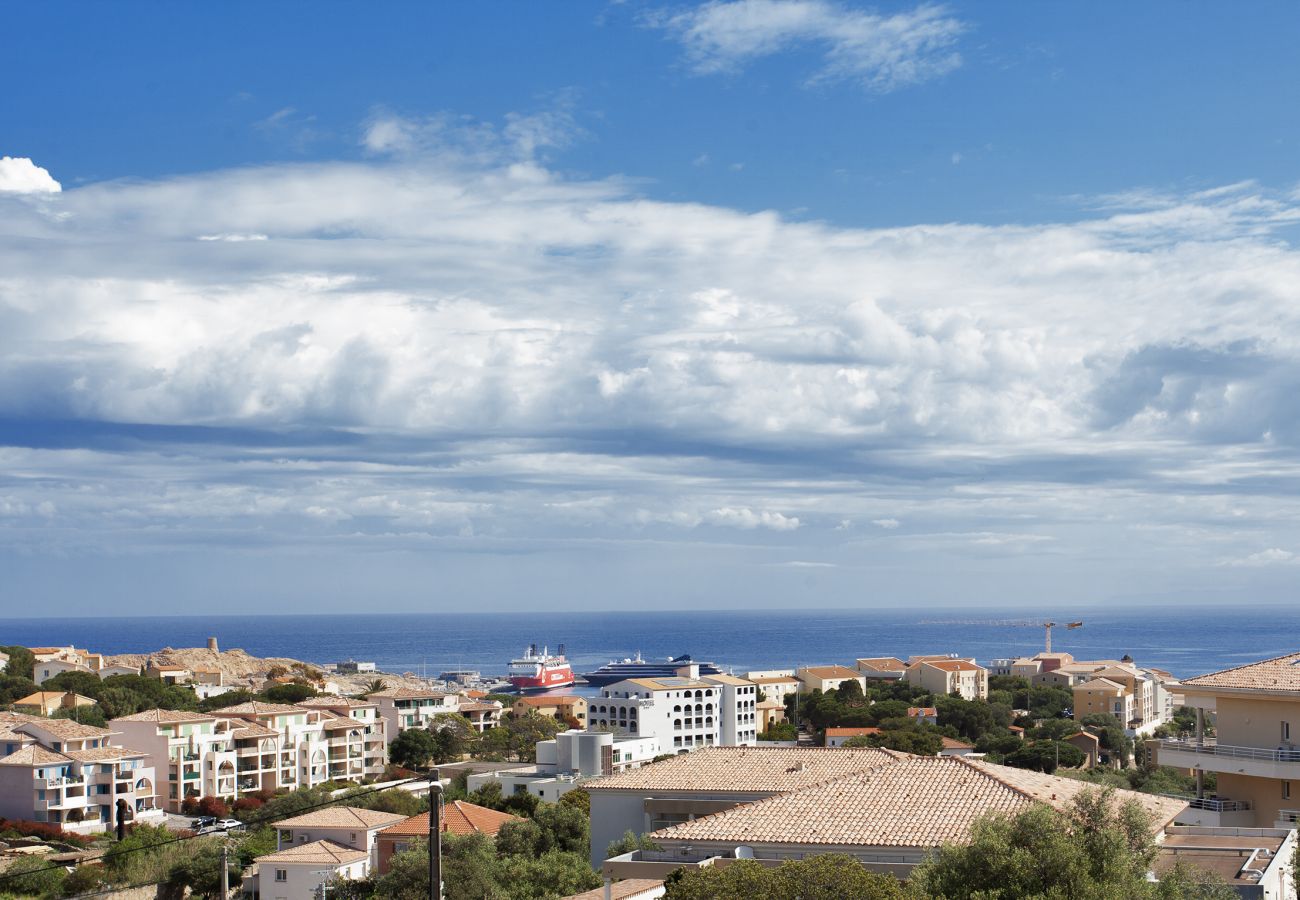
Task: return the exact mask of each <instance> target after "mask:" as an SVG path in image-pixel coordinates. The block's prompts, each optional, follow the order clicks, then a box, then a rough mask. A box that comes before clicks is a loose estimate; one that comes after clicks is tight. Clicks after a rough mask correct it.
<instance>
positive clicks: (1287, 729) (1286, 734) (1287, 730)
mask: <svg viewBox="0 0 1300 900" xmlns="http://www.w3.org/2000/svg"><path fill="white" fill-rule="evenodd" d="M1282 740H1284V741H1289V740H1291V723H1290V722H1283V723H1282Z"/></svg>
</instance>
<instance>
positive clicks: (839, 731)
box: [826, 726, 880, 737]
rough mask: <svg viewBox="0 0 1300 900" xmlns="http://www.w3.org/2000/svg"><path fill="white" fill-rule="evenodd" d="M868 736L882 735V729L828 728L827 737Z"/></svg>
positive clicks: (868, 727) (866, 727)
mask: <svg viewBox="0 0 1300 900" xmlns="http://www.w3.org/2000/svg"><path fill="white" fill-rule="evenodd" d="M868 734H880V729H879V728H875V727H873V726H864V727H861V728H848V727H846V728H827V729H826V736H827V737H862V736H865V735H868Z"/></svg>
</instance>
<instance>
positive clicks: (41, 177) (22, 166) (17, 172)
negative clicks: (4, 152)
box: [0, 156, 63, 194]
mask: <svg viewBox="0 0 1300 900" xmlns="http://www.w3.org/2000/svg"><path fill="white" fill-rule="evenodd" d="M61 190H63V186H62V185H61V184H59V183H58V182H57V181H55V180H54V179H53V178H52V177H51V176H50V173H49V172H48V171H46V170H45V169H43V168H41V167H40V166H38V165H36V163H34V162H32V161H31V160H30V159H27V158H26V157H24V156H0V193H13V194H57V193H59V192H60V191H61Z"/></svg>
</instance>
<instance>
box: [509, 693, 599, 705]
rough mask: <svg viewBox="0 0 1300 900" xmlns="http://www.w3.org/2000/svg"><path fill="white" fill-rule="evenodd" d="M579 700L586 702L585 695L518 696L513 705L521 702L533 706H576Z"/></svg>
mask: <svg viewBox="0 0 1300 900" xmlns="http://www.w3.org/2000/svg"><path fill="white" fill-rule="evenodd" d="M579 701H581V702H582V703H586V702H587V700H586V698H585V697H578V696H576V695H574V694H552V695H551V696H549V697H520V698H519V699H518V700H516V701H515V705H516V706H518V705H520V704H523V705H524V706H535V707H538V708H545V707H547V706H556V707H559V706H577V705H578V703H579Z"/></svg>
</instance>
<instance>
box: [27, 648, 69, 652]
mask: <svg viewBox="0 0 1300 900" xmlns="http://www.w3.org/2000/svg"><path fill="white" fill-rule="evenodd" d="M27 649H28V650H30V651H32V652H33V653H65V652H67V649H68V648H67V647H28V648H27Z"/></svg>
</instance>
